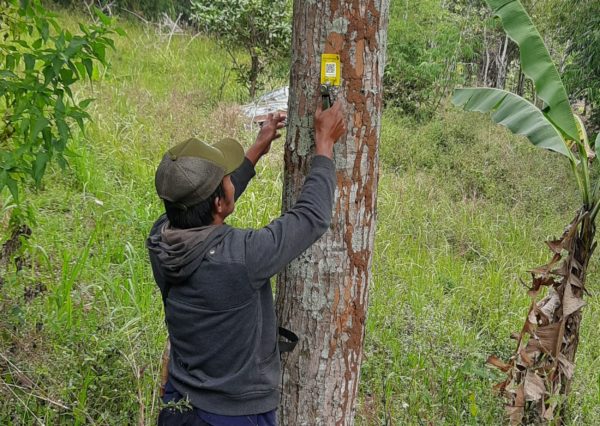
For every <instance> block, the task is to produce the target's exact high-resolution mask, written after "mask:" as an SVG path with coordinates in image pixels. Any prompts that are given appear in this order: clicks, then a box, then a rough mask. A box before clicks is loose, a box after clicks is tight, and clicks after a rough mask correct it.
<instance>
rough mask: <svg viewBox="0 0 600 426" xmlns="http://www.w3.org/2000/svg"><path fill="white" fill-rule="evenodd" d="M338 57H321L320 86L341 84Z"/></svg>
mask: <svg viewBox="0 0 600 426" xmlns="http://www.w3.org/2000/svg"><path fill="white" fill-rule="evenodd" d="M341 80H342V78H341V70H340V55H335V54H331V53H324V54H322V55H321V84H327V83H329V84H330V85H332V86H339V85H340V83H341Z"/></svg>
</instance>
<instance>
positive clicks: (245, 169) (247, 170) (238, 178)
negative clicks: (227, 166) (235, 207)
mask: <svg viewBox="0 0 600 426" xmlns="http://www.w3.org/2000/svg"><path fill="white" fill-rule="evenodd" d="M254 175H256V171H255V170H254V166H253V165H252V163H251V162H250V160H248V159H247V158H244V161H243V162H242V165H241V166H240V167H238V168H237V169H235V170H234V171H233V172H232V173H231V175H230V176H231V181H232V182H233V186H234V187H235V195H234V199H235V200H236V201H237V199H238V198H240V195H242V193H243V192H244V191H245V190H246V187H247V186H248V183H249V182H250V180H251V179H252V178H253V177H254Z"/></svg>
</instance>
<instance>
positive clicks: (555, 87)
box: [486, 0, 579, 141]
mask: <svg viewBox="0 0 600 426" xmlns="http://www.w3.org/2000/svg"><path fill="white" fill-rule="evenodd" d="M486 2H487V4H488V5H489V6H490V7H491V8H492V10H493V12H494V15H496V16H498V17H499V18H500V19H501V20H502V26H503V27H504V30H505V31H506V34H507V35H508V37H510V38H511V39H512V40H513V41H514V42H515V43H517V45H518V46H519V51H520V54H521V67H522V70H523V73H524V74H525V75H526V76H527V77H529V78H530V79H531V80H533V83H534V84H535V89H536V92H537V94H538V96H539V97H540V99H542V100H543V101H544V102H545V103H546V106H547V107H546V108H545V109H544V114H545V115H546V116H547V117H548V118H549V119H550V121H552V123H553V124H554V125H555V126H556V127H558V128H559V129H560V130H562V131H563V132H564V133H565V134H566V135H567V137H568V138H570V139H572V140H574V141H579V134H578V132H577V125H576V124H575V119H574V118H573V111H572V110H571V105H570V104H569V98H568V97H567V91H566V90H565V87H564V86H563V84H562V81H561V79H560V75H559V74H558V70H557V69H556V66H555V65H554V62H552V58H551V57H550V54H549V53H548V50H547V49H546V46H545V45H544V41H543V40H542V37H541V36H540V33H539V32H538V31H537V29H536V28H535V26H534V25H533V23H532V22H531V18H530V17H529V15H528V14H527V12H526V11H525V8H524V7H523V5H522V4H521V3H520V2H519V1H518V0H486Z"/></svg>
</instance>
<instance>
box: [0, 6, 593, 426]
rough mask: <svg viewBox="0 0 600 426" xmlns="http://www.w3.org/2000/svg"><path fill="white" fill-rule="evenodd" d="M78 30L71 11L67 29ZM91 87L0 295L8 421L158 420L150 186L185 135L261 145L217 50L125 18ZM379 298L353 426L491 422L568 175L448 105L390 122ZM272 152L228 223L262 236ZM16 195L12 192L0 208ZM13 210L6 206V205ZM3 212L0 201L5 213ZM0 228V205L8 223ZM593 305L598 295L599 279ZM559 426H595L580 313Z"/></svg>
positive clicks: (567, 214) (587, 329) (159, 337)
mask: <svg viewBox="0 0 600 426" xmlns="http://www.w3.org/2000/svg"><path fill="white" fill-rule="evenodd" d="M80 18H81V17H79V16H73V15H68V14H64V13H61V19H62V21H63V22H64V24H65V25H67V26H73V27H75V24H76V21H77V19H80ZM123 26H124V27H125V30H126V31H127V33H128V37H127V38H120V39H117V40H116V42H117V51H116V53H113V54H112V56H111V61H112V64H111V67H110V68H109V69H107V70H106V71H105V72H104V73H103V76H102V78H101V79H99V80H98V81H96V82H95V83H94V84H93V86H91V87H90V86H82V87H80V88H79V95H80V96H81V97H82V98H83V97H84V96H86V97H87V96H89V95H90V94H92V95H93V96H94V97H95V98H96V99H97V101H96V102H95V103H93V104H92V106H91V107H90V113H91V115H92V116H93V118H94V122H93V123H92V124H91V125H90V126H89V128H88V131H87V134H86V135H85V136H83V135H81V136H80V137H79V140H78V141H77V143H76V144H74V146H73V149H74V151H75V153H76V156H75V157H73V158H72V159H71V161H70V168H69V169H68V170H67V171H66V173H64V172H61V171H60V170H50V174H49V175H48V177H47V179H46V184H45V188H44V189H43V190H42V191H39V192H36V193H33V192H32V193H30V194H28V195H29V199H30V200H31V204H32V206H33V208H34V210H35V211H36V217H37V222H38V223H37V225H36V226H35V227H34V230H33V235H32V237H31V238H30V239H29V240H27V241H25V242H24V244H25V245H24V247H23V248H22V249H21V255H22V261H23V263H24V267H22V268H21V269H20V270H18V271H17V270H16V269H15V268H14V266H12V265H8V266H7V267H6V268H5V269H6V271H5V272H4V274H3V282H2V284H1V287H2V288H1V291H0V354H1V355H2V358H0V377H1V378H2V380H3V382H4V385H3V386H1V387H0V393H1V394H2V398H0V424H35V423H42V422H43V423H45V424H132V423H140V424H153V423H154V422H155V419H156V414H157V411H158V410H157V409H158V400H157V394H156V391H157V377H158V368H159V359H160V353H161V350H162V347H163V344H164V339H165V330H164V326H163V322H162V306H161V301H160V297H159V295H158V292H157V290H156V288H155V285H154V282H153V280H152V276H151V271H150V267H149V264H148V261H147V255H146V249H145V245H144V244H145V238H146V235H147V233H148V231H149V229H150V227H151V225H152V223H153V221H154V220H155V219H156V217H157V216H158V215H159V214H160V213H161V206H160V203H159V201H158V199H157V197H156V195H155V193H154V187H153V173H154V168H155V166H156V164H157V163H158V161H159V159H160V156H161V155H162V153H163V152H164V150H165V149H166V148H167V147H168V146H170V145H171V144H173V143H175V142H177V141H181V140H183V139H185V138H187V137H189V136H190V135H194V136H198V137H202V138H205V139H208V140H214V139H215V138H218V137H221V136H222V135H229V136H233V137H236V138H238V139H239V140H241V141H242V142H243V143H244V144H245V145H246V146H247V145H249V144H250V143H251V142H252V139H253V132H252V131H248V130H246V128H245V121H244V120H243V119H241V118H240V117H239V116H238V115H237V113H236V110H235V104H236V103H238V102H240V101H241V100H242V99H243V96H244V93H245V89H243V88H242V87H240V86H239V85H237V84H236V83H235V81H233V80H232V77H231V76H229V79H228V80H223V76H224V75H225V76H226V75H227V73H226V72H225V71H224V70H225V67H226V66H227V57H226V55H225V54H224V53H223V52H222V51H221V50H220V49H219V48H218V46H216V45H215V44H214V43H212V42H211V41H209V40H206V39H202V38H195V39H194V40H192V39H191V38H190V37H184V36H176V37H174V38H173V39H172V40H171V42H170V44H169V45H168V49H167V44H168V40H167V39H166V38H163V39H161V38H160V37H158V36H157V35H156V34H155V32H154V29H152V28H150V27H141V26H139V25H137V24H133V23H127V22H124V23H123ZM382 129H383V130H382V132H383V133H382V141H381V163H382V164H381V169H382V172H381V179H380V185H379V197H378V223H377V237H376V247H375V253H374V256H375V261H374V271H373V282H372V284H371V289H370V308H369V315H368V322H367V334H366V344H365V358H364V362H363V367H362V372H361V387H360V396H359V403H358V407H357V414H356V423H357V424H360V425H380V424H452V425H454V424H499V423H500V422H501V418H502V405H501V402H500V400H498V399H497V398H496V397H495V396H494V395H493V394H492V392H491V386H492V385H493V384H494V383H496V382H497V381H499V379H500V375H499V374H498V373H497V372H496V371H494V370H491V369H489V368H487V367H486V366H485V365H484V362H485V359H486V358H487V356H488V355H490V354H497V355H499V356H501V357H504V358H506V357H508V356H509V355H510V354H511V351H512V350H513V349H514V346H515V345H514V343H513V341H511V340H509V335H510V333H511V332H513V331H516V330H518V329H519V328H520V326H521V325H522V321H523V319H524V316H525V313H526V307H527V305H528V303H529V301H528V299H527V296H526V293H525V290H524V288H523V287H522V286H521V285H520V284H519V279H524V280H526V279H527V273H526V271H527V269H528V268H531V267H534V266H537V265H539V264H542V263H544V262H545V261H546V260H547V259H548V257H549V252H548V250H547V249H545V248H544V244H543V241H544V240H545V239H546V238H548V237H551V236H556V235H559V234H560V233H561V232H562V227H563V226H565V225H566V224H567V223H569V221H570V219H571V216H573V215H574V212H575V208H576V207H577V205H578V200H577V198H576V197H575V196H574V195H571V194H574V191H575V187H574V184H573V182H572V181H571V179H570V178H569V174H568V170H567V167H566V164H564V163H563V162H561V159H560V158H557V156H554V155H552V154H549V153H545V152H540V151H539V150H535V149H534V148H533V147H531V146H529V145H528V144H527V143H526V142H524V141H522V140H520V139H516V138H514V137H512V136H510V135H508V134H507V133H506V132H504V131H502V130H501V129H499V128H498V127H496V126H493V125H492V124H490V123H489V120H488V119H487V118H486V117H483V116H478V115H469V114H464V113H461V112H457V111H455V110H453V109H449V110H447V111H443V112H442V113H440V114H439V115H438V116H437V117H435V118H434V119H433V120H431V121H430V122H428V123H418V122H414V121H412V120H410V119H409V118H406V117H402V116H400V115H399V114H397V113H396V112H394V111H393V110H388V111H386V112H385V114H384V117H383V124H382ZM281 160H282V147H281V145H279V146H277V147H274V149H273V151H272V153H270V154H269V155H268V156H267V157H266V158H265V159H264V161H263V162H262V164H261V165H260V166H259V167H258V169H259V170H258V176H257V178H256V179H255V180H254V181H253V183H252V184H251V185H250V187H249V189H248V191H247V193H246V194H245V196H244V197H243V198H242V199H241V200H240V201H239V202H238V203H237V204H236V213H235V214H234V217H233V218H232V220H231V223H232V224H233V225H236V226H249V227H258V226H261V225H263V224H265V223H267V222H268V221H269V220H270V218H272V217H274V216H276V215H277V214H278V212H279V209H280V200H281V186H282V179H281V170H282V167H283V166H282V161H281ZM4 196H5V197H6V196H7V195H6V194H4ZM5 200H6V198H5ZM3 205H4V206H5V207H6V203H4V204H3ZM4 211H5V214H6V211H7V210H6V208H5V209H4ZM596 265H597V264H596V263H594V264H593V266H592V268H593V270H592V271H591V275H590V281H589V285H588V287H589V289H590V290H591V292H592V295H594V293H595V290H596V287H597V285H596V282H597V279H596V277H597V275H596V272H595V271H596V267H597V266H596ZM587 301H588V306H587V307H586V308H585V310H584V320H583V330H582V335H581V344H580V348H579V352H578V358H577V369H576V376H575V383H574V390H573V392H572V395H571V401H570V405H571V407H574V409H573V410H572V411H571V412H570V414H569V418H568V421H567V423H568V424H573V425H574V424H590V425H592V424H598V423H600V408H599V407H600V373H599V371H600V368H599V367H600V365H599V363H600V360H599V358H598V355H597V354H598V353H599V348H600V340H599V337H598V335H597V333H596V332H595V327H594V325H595V324H596V323H597V322H598V320H599V319H600V309H599V308H600V305H599V304H598V302H597V300H596V299H595V298H594V297H591V298H588V299H587Z"/></svg>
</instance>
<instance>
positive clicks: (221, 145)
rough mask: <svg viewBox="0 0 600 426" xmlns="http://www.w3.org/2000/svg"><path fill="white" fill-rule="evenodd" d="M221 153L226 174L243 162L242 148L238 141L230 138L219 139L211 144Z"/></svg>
mask: <svg viewBox="0 0 600 426" xmlns="http://www.w3.org/2000/svg"><path fill="white" fill-rule="evenodd" d="M212 146H213V147H214V148H216V149H218V150H219V151H221V153H222V154H223V160H224V162H223V164H222V166H224V167H225V174H226V175H228V174H230V173H232V172H233V171H234V170H236V169H237V168H238V167H240V166H241V165H242V163H243V162H244V148H243V147H242V145H240V143H239V142H238V141H236V140H235V139H231V138H225V139H221V140H220V141H219V142H216V143H214V144H213V145H212Z"/></svg>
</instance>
